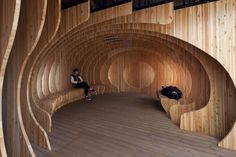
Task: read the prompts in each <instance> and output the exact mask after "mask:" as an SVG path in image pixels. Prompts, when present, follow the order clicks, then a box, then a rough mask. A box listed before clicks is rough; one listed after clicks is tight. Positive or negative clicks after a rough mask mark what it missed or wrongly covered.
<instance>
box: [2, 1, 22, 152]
mask: <svg viewBox="0 0 236 157" xmlns="http://www.w3.org/2000/svg"><path fill="white" fill-rule="evenodd" d="M20 5H21V0H14V1H8V0H2V1H1V2H0V63H1V65H0V67H1V70H0V95H1V97H0V117H1V118H0V126H1V130H0V143H1V144H0V156H1V157H6V156H7V153H6V148H5V141H4V133H3V128H5V126H6V124H5V123H4V122H2V117H5V116H6V115H5V114H4V112H2V99H3V98H2V93H3V79H4V75H5V70H6V65H7V60H8V57H9V55H10V52H11V49H12V46H13V42H14V39H15V34H16V29H17V25H18V19H19V14H20V12H19V11H20ZM2 113H3V115H2Z"/></svg>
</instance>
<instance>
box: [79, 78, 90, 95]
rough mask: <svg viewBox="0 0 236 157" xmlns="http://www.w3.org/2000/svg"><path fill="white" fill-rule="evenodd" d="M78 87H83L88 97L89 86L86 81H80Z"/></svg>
mask: <svg viewBox="0 0 236 157" xmlns="http://www.w3.org/2000/svg"><path fill="white" fill-rule="evenodd" d="M78 86H79V88H83V89H84V94H85V96H86V97H88V90H89V86H88V84H87V83H86V82H81V83H78Z"/></svg>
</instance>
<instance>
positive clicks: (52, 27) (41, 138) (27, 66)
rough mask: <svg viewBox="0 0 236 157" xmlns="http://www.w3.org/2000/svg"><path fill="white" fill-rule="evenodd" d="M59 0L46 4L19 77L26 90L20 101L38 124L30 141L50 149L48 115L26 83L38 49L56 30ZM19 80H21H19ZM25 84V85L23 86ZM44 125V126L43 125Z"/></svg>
mask: <svg viewBox="0 0 236 157" xmlns="http://www.w3.org/2000/svg"><path fill="white" fill-rule="evenodd" d="M59 14H60V1H59V0H57V1H48V5H47V14H46V17H45V24H44V27H43V29H42V33H41V36H40V38H39V40H38V42H37V46H36V47H35V48H34V49H33V51H31V52H29V54H28V56H27V57H26V58H25V61H24V64H23V66H22V68H21V74H20V76H21V77H22V78H21V80H20V79H19V83H20V84H21V85H22V88H21V90H23V91H27V92H22V93H21V103H24V104H27V105H28V107H29V110H30V113H31V115H32V117H34V121H35V123H36V125H37V126H38V127H37V128H35V131H34V134H32V133H29V135H28V136H29V137H30V140H31V142H32V143H34V144H37V145H38V146H40V147H43V148H46V149H49V150H50V149H51V146H50V143H49V140H48V136H47V133H46V131H45V130H44V129H45V128H47V127H48V126H49V125H50V117H49V115H48V114H47V112H45V111H44V110H42V109H41V108H40V107H39V106H38V105H37V104H35V103H34V101H33V98H32V95H31V93H32V91H31V87H30V85H29V84H28V82H29V80H30V76H31V72H30V70H31V67H32V64H33V63H34V59H35V58H36V56H37V55H38V54H39V52H40V50H41V49H43V48H44V46H45V45H46V44H47V43H48V42H50V41H51V40H52V38H53V37H54V36H55V32H56V31H57V28H58V24H57V23H59V22H58V21H59V17H60V15H59ZM20 81H21V82H20ZM25 85H27V86H25ZM45 125H46V126H45Z"/></svg>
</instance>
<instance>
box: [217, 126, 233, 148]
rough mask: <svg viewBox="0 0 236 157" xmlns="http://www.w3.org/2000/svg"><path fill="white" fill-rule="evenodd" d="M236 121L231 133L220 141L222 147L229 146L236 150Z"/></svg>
mask: <svg viewBox="0 0 236 157" xmlns="http://www.w3.org/2000/svg"><path fill="white" fill-rule="evenodd" d="M235 132H236V123H234V127H233V128H232V130H231V131H230V132H229V134H228V135H227V136H226V137H225V138H224V139H223V140H222V141H221V142H219V144H218V145H219V146H220V147H224V148H229V149H234V150H236V142H235V141H236V133H235Z"/></svg>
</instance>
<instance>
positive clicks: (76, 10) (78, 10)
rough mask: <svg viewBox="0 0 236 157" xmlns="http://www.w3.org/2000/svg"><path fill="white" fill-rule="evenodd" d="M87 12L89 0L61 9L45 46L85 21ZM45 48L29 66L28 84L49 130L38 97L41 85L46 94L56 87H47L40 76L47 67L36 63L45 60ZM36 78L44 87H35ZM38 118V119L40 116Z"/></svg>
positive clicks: (49, 127)
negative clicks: (57, 23) (59, 18)
mask: <svg viewBox="0 0 236 157" xmlns="http://www.w3.org/2000/svg"><path fill="white" fill-rule="evenodd" d="M72 13H73V16H74V18H71V14H72ZM89 13H90V7H89V2H85V3H83V4H81V5H78V6H75V7H72V8H69V9H66V10H63V11H62V19H61V20H60V27H58V28H59V30H58V31H57V30H56V31H55V32H57V34H56V36H55V38H54V37H53V38H52V39H53V40H51V41H50V42H49V43H48V44H47V45H46V46H48V45H49V44H50V43H53V42H54V41H55V40H57V39H58V38H60V37H61V36H63V35H64V34H66V32H68V31H70V30H71V29H73V27H76V26H77V25H79V24H81V23H83V22H85V21H86V20H87V19H88V17H89ZM68 20H69V21H71V22H73V24H72V25H68V23H70V22H68ZM74 21H76V23H74ZM67 22H68V23H67ZM45 49H46V47H44V48H43V49H41V50H40V52H39V54H38V55H37V57H36V59H35V61H34V64H33V66H32V67H31V73H30V77H31V79H30V81H29V84H30V86H31V90H32V100H33V102H34V104H36V105H37V106H38V107H39V108H40V109H41V110H43V112H45V113H46V114H47V119H43V120H40V121H41V122H40V123H41V125H42V126H43V128H44V129H45V130H46V131H50V129H51V116H50V115H49V114H48V113H47V111H45V110H44V109H43V108H42V106H41V105H42V101H41V100H40V98H43V97H44V95H43V91H42V87H43V88H47V89H48V94H47V95H50V94H51V92H52V90H54V91H55V89H56V87H55V84H54V85H52V84H50V87H47V86H49V84H48V83H49V82H48V80H45V79H42V77H41V76H45V75H43V74H44V72H43V71H44V70H47V69H44V68H40V66H38V65H37V64H38V63H39V62H40V61H41V60H45V58H44V57H45V56H44V55H45V53H44V51H45ZM51 65H54V67H55V64H51ZM45 68H47V67H45ZM40 69H41V70H40ZM48 70H49V71H51V70H50V69H48ZM38 71H41V72H39V73H38ZM53 71H54V70H53ZM43 78H44V77H43ZM36 79H39V80H42V81H43V82H42V83H43V84H45V86H46V87H45V86H41V85H40V84H38V85H40V87H39V88H41V89H40V90H37V87H36V86H35V82H36ZM49 80H50V79H49ZM38 93H41V94H40V95H38ZM38 119H40V116H39V118H38Z"/></svg>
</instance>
